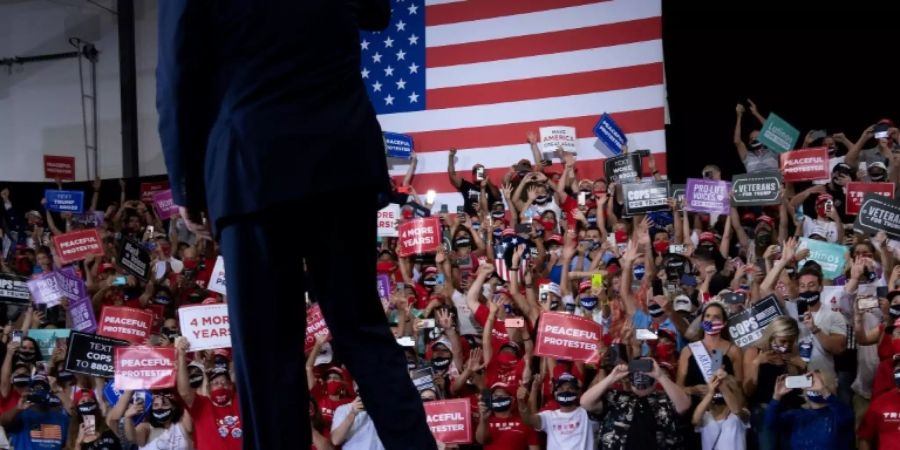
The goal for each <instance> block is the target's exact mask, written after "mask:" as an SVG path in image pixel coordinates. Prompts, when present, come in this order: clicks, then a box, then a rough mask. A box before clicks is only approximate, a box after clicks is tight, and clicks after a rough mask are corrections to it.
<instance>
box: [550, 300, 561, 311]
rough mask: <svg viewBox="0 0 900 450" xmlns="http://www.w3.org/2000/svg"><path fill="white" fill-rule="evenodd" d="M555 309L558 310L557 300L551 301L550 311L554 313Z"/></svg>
mask: <svg viewBox="0 0 900 450" xmlns="http://www.w3.org/2000/svg"><path fill="white" fill-rule="evenodd" d="M557 308H559V300H551V301H550V309H552V310H554V311H556V309H557Z"/></svg>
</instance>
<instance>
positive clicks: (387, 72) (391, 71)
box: [384, 66, 394, 77]
mask: <svg viewBox="0 0 900 450" xmlns="http://www.w3.org/2000/svg"><path fill="white" fill-rule="evenodd" d="M393 75H394V68H393V67H391V66H387V67H385V68H384V76H386V77H390V76H393Z"/></svg>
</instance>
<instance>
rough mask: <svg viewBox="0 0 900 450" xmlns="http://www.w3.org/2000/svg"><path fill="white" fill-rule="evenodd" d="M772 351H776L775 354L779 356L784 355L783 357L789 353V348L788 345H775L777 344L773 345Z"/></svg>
mask: <svg viewBox="0 0 900 450" xmlns="http://www.w3.org/2000/svg"><path fill="white" fill-rule="evenodd" d="M772 351H774V352H775V353H779V354H782V355H783V354H785V353H787V352H788V347H787V345H775V344H772Z"/></svg>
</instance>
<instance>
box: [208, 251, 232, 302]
mask: <svg viewBox="0 0 900 450" xmlns="http://www.w3.org/2000/svg"><path fill="white" fill-rule="evenodd" d="M207 289H209V290H210V291H213V292H218V293H220V294H222V295H228V294H226V293H225V258H223V257H222V255H219V257H218V258H216V266H215V267H213V271H212V275H210V276H209V286H208V287H207Z"/></svg>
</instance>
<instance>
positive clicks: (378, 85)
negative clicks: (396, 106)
mask: <svg viewBox="0 0 900 450" xmlns="http://www.w3.org/2000/svg"><path fill="white" fill-rule="evenodd" d="M372 90H374V91H375V92H380V91H381V82H380V81H376V82H375V84H373V85H372Z"/></svg>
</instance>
